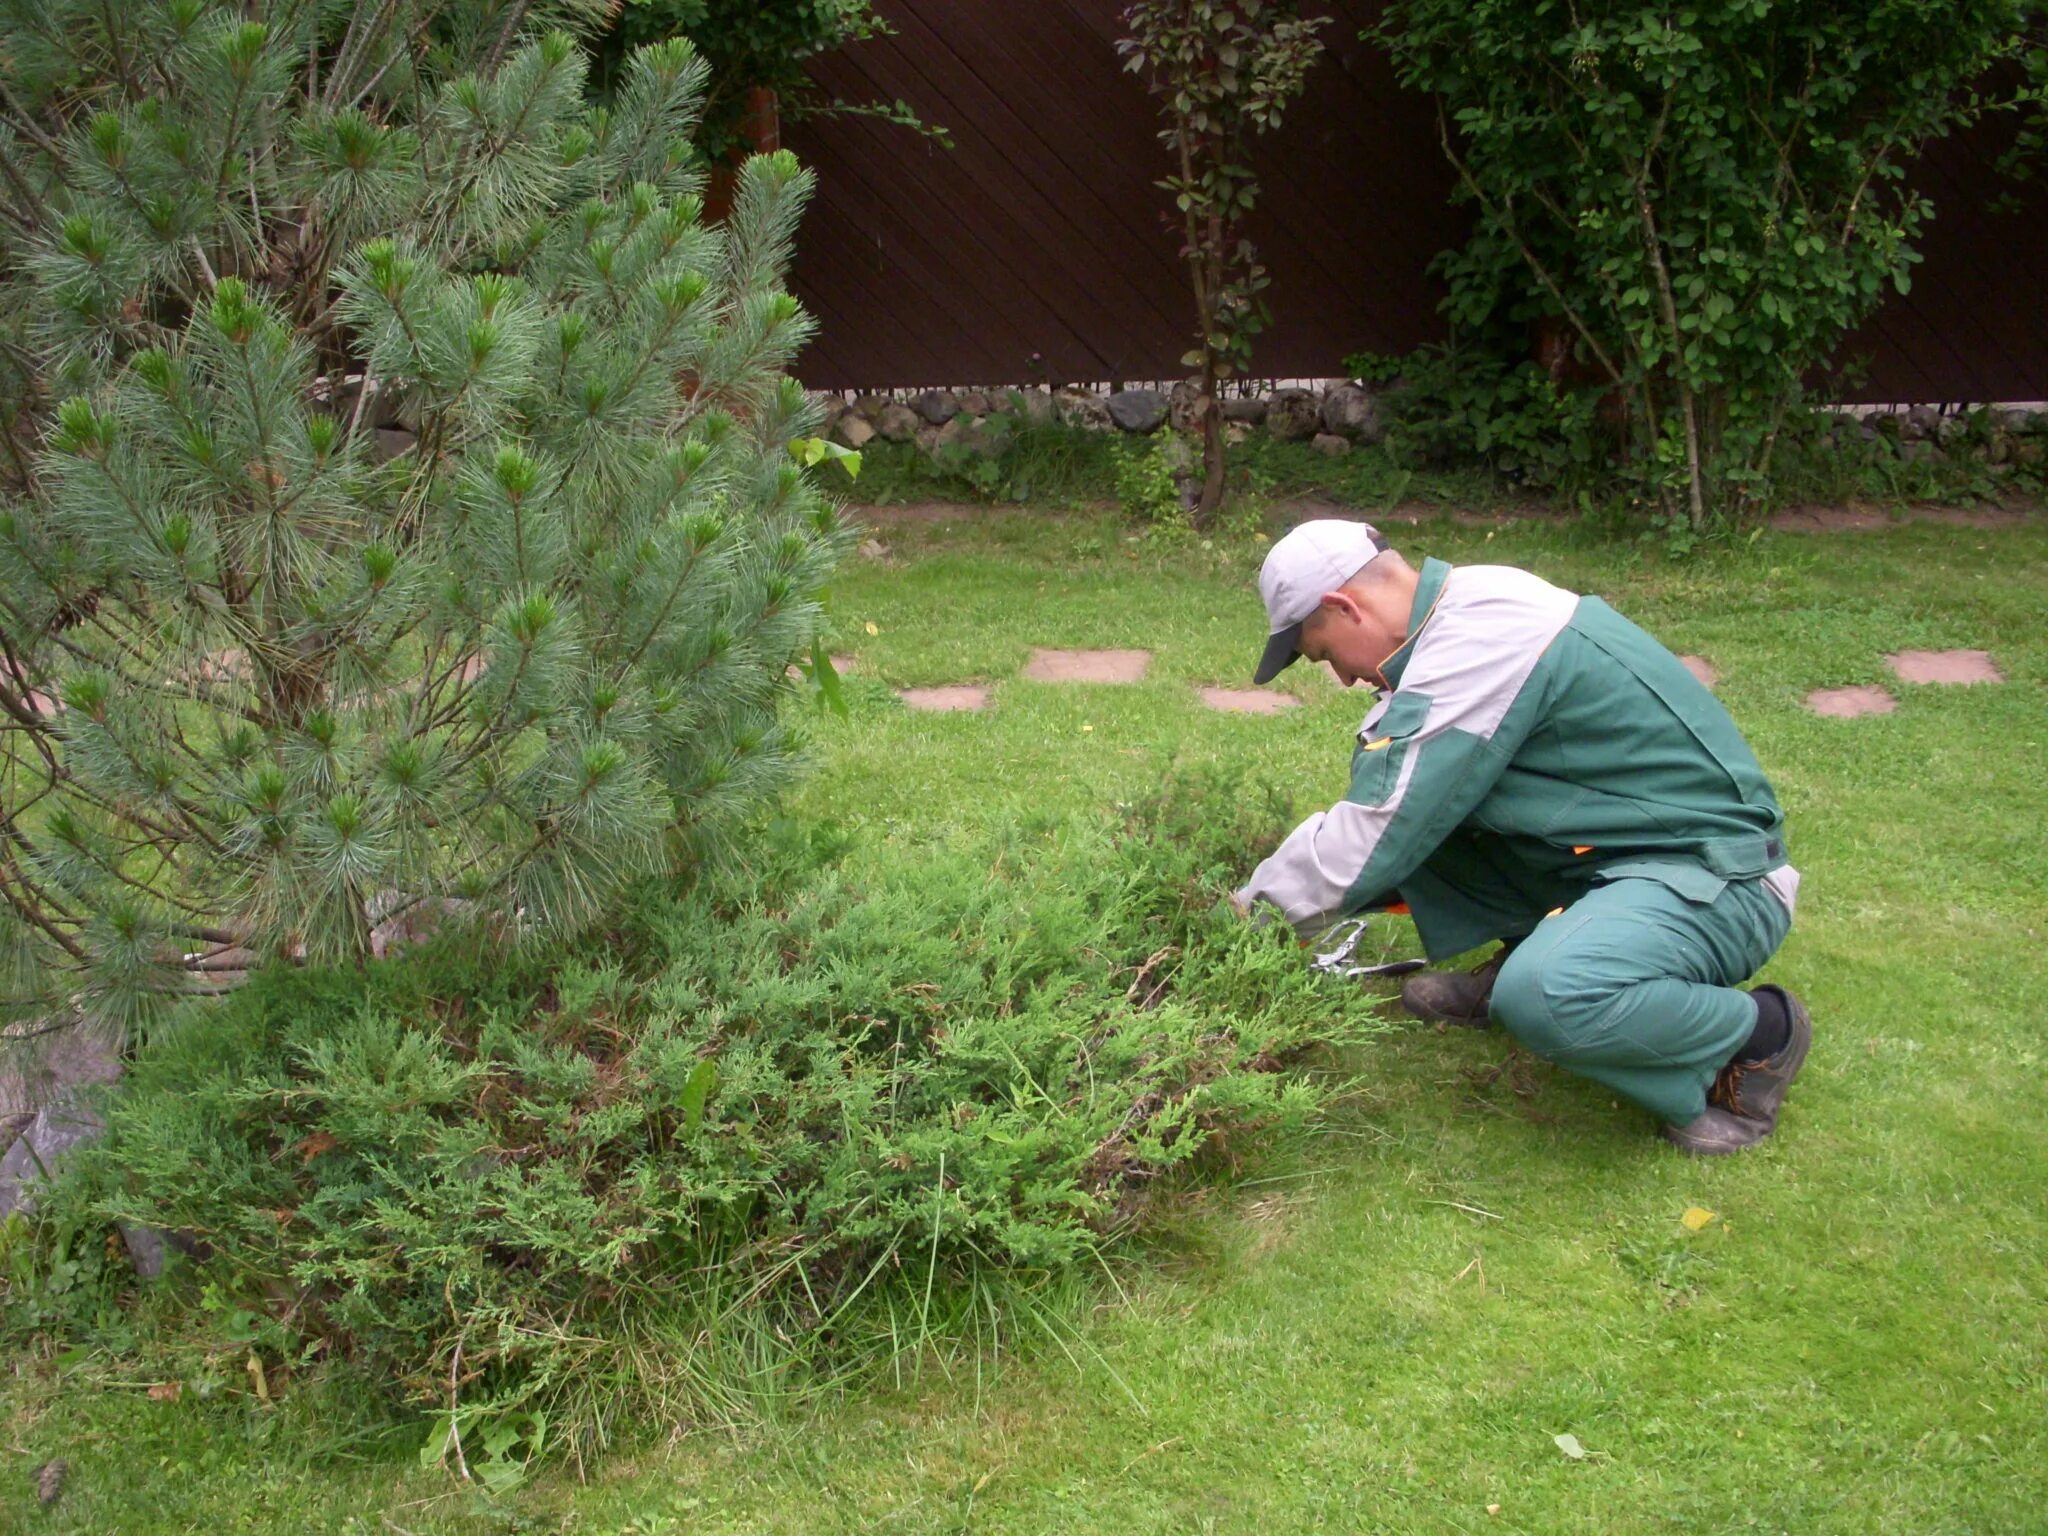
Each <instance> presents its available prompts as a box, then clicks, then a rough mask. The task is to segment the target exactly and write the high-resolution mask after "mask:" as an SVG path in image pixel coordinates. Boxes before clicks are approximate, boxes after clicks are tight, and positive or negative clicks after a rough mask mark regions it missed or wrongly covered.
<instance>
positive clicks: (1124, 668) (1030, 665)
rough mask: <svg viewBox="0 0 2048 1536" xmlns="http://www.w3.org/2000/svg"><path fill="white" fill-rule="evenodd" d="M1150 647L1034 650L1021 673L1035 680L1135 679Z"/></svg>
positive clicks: (1149, 656)
mask: <svg viewBox="0 0 2048 1536" xmlns="http://www.w3.org/2000/svg"><path fill="white" fill-rule="evenodd" d="M1151 665H1152V653H1151V652H1150V651H1044V650H1039V651H1033V652H1032V653H1031V660H1030V661H1029V662H1027V663H1026V664H1025V667H1024V675H1025V676H1026V677H1028V678H1029V679H1031V681H1032V682H1034V683H1137V682H1143V681H1144V678H1145V669H1146V668H1147V667H1149V666H1151Z"/></svg>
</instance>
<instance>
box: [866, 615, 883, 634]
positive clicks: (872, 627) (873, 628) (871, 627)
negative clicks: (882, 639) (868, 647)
mask: <svg viewBox="0 0 2048 1536" xmlns="http://www.w3.org/2000/svg"><path fill="white" fill-rule="evenodd" d="M881 632H882V626H881V625H879V624H877V623H876V622H875V621H874V620H873V619H869V620H868V633H869V634H871V635H879V634H880V633H881Z"/></svg>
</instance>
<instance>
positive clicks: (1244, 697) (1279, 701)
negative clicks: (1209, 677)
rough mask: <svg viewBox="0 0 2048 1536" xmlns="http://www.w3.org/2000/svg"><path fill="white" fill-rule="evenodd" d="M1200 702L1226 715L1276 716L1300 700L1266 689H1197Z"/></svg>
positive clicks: (1289, 694) (1288, 694)
mask: <svg viewBox="0 0 2048 1536" xmlns="http://www.w3.org/2000/svg"><path fill="white" fill-rule="evenodd" d="M1195 691H1196V692H1197V693H1199V694H1200V695H1201V698H1202V702H1203V703H1204V704H1206V705H1208V706H1209V707H1210V708H1211V709H1220V710H1222V711H1223V712H1224V713H1225V714H1227V715H1277V714H1279V713H1280V712H1281V711H1282V710H1288V709H1292V708H1294V706H1295V705H1296V704H1298V703H1299V702H1300V700H1298V699H1296V698H1295V696H1294V695H1293V694H1291V693H1275V692H1273V691H1272V690H1270V689H1266V688H1198V689H1196V690H1195Z"/></svg>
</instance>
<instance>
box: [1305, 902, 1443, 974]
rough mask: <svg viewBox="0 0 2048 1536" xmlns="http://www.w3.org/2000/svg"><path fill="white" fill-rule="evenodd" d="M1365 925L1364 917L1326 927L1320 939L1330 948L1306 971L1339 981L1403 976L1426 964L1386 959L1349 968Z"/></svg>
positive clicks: (1362, 936)
mask: <svg viewBox="0 0 2048 1536" xmlns="http://www.w3.org/2000/svg"><path fill="white" fill-rule="evenodd" d="M1365 925H1366V920H1365V919H1364V918H1362V917H1350V918H1346V919H1345V920H1344V921H1343V922H1341V923H1338V924H1337V925H1336V926H1334V927H1332V928H1330V929H1329V930H1328V931H1327V932H1325V933H1324V934H1323V937H1322V940H1321V942H1323V943H1325V944H1328V945H1329V946H1330V948H1329V949H1328V950H1325V951H1324V952H1323V953H1321V954H1318V955H1317V956H1316V957H1315V959H1313V960H1311V961H1310V962H1309V969H1310V970H1312V971H1320V972H1321V973H1322V974H1323V975H1325V976H1335V977H1337V978H1338V979H1339V980H1342V981H1356V980H1358V979H1359V978H1361V977H1365V976H1407V975H1409V974H1411V973H1412V972H1415V971H1419V970H1421V969H1422V968H1423V967H1424V966H1425V965H1427V964H1428V963H1429V962H1428V961H1427V960H1389V961H1387V962H1386V963H1385V964H1384V965H1353V964H1352V963H1351V962H1352V957H1353V956H1354V955H1356V954H1357V953H1358V945H1359V941H1360V940H1362V939H1363V938H1364V937H1365Z"/></svg>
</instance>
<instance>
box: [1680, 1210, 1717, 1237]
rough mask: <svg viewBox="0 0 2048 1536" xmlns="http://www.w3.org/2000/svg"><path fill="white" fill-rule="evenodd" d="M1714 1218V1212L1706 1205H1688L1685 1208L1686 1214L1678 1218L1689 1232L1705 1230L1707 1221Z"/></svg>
mask: <svg viewBox="0 0 2048 1536" xmlns="http://www.w3.org/2000/svg"><path fill="white" fill-rule="evenodd" d="M1713 1219H1714V1213H1713V1212H1712V1211H1710V1210H1708V1209H1707V1208H1706V1207H1705V1206H1703V1205H1688V1206H1687V1207H1686V1208H1685V1214H1684V1215H1683V1216H1681V1217H1679V1218H1678V1224H1679V1225H1680V1226H1682V1227H1684V1228H1685V1230H1686V1231H1688V1232H1699V1231H1702V1230H1704V1229H1705V1227H1706V1225H1707V1223H1708V1222H1710V1221H1712V1220H1713Z"/></svg>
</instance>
